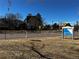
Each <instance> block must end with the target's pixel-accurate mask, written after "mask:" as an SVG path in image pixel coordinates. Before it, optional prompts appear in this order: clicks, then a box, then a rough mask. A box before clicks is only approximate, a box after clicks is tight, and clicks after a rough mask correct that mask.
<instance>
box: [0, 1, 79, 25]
mask: <svg viewBox="0 0 79 59" xmlns="http://www.w3.org/2000/svg"><path fill="white" fill-rule="evenodd" d="M8 7H10V11H9V12H12V13H20V15H21V16H22V17H23V19H24V18H25V17H26V16H27V15H28V14H29V13H32V15H36V14H37V13H40V14H41V15H42V17H43V20H44V22H45V23H47V24H52V23H54V22H58V23H61V22H70V23H71V24H75V22H76V21H78V20H79V0H11V4H8V0H0V16H4V15H6V14H7V13H8Z"/></svg>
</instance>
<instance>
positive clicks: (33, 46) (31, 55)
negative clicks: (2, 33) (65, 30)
mask: <svg viewBox="0 0 79 59" xmlns="http://www.w3.org/2000/svg"><path fill="white" fill-rule="evenodd" d="M36 51H37V52H36ZM39 53H40V54H41V55H42V56H41V55H40V54H39ZM43 56H44V57H43ZM0 59H79V40H70V39H69V40H68V39H65V40H61V39H59V38H55V37H53V38H51V37H49V38H30V39H17V40H0Z"/></svg>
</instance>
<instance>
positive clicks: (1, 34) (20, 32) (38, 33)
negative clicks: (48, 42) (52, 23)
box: [0, 30, 79, 39]
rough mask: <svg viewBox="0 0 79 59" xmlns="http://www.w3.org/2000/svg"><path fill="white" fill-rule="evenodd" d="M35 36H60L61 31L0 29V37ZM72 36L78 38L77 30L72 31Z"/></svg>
mask: <svg viewBox="0 0 79 59" xmlns="http://www.w3.org/2000/svg"><path fill="white" fill-rule="evenodd" d="M35 37H61V38H62V31H53V30H51V31H26V30H3V31H2V30H1V31H0V39H18V38H26V39H27V38H35ZM74 38H76V39H78V38H79V32H75V33H74Z"/></svg>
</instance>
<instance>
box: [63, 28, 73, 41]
mask: <svg viewBox="0 0 79 59" xmlns="http://www.w3.org/2000/svg"><path fill="white" fill-rule="evenodd" d="M65 36H68V37H70V36H71V38H72V40H73V39H74V27H70V26H66V27H62V39H64V37H65Z"/></svg>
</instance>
